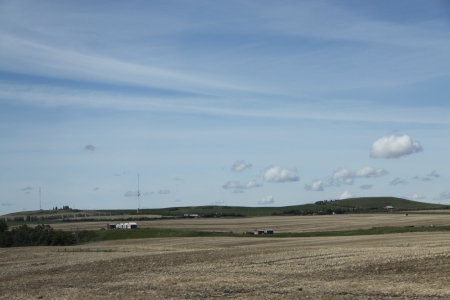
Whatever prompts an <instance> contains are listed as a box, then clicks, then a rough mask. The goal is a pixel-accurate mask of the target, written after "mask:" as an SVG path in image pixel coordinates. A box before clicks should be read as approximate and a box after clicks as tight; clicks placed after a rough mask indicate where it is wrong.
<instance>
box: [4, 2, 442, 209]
mask: <svg viewBox="0 0 450 300" xmlns="http://www.w3.org/2000/svg"><path fill="white" fill-rule="evenodd" d="M0 44H1V47H0V141H1V143H0V188H1V193H0V203H1V206H0V214H5V213H9V212H14V211H22V210H34V209H38V208H39V188H41V191H42V192H41V198H42V207H43V208H52V207H54V206H62V205H69V206H71V207H75V208H90V209H94V208H96V209H101V208H136V207H137V205H138V201H137V197H136V190H137V177H138V174H139V176H140V192H141V197H140V205H141V208H157V207H171V206H196V205H209V204H215V205H245V206H260V205H266V206H287V205H296V204H304V203H311V202H315V201H317V200H324V199H340V198H345V197H362V196H395V197H403V198H408V199H413V200H418V201H424V202H434V203H438V202H439V203H445V204H448V203H449V202H450V187H449V184H448V182H449V181H448V178H449V176H450V171H449V170H450V159H449V152H448V149H449V146H450V139H449V136H450V119H449V117H448V115H449V112H450V101H449V95H450V85H449V84H448V82H450V57H449V53H450V5H449V4H448V3H447V2H445V1H283V2H280V1H131V2H127V3H122V2H119V1H109V2H104V1H96V2H94V1H75V2H57V3H55V2H46V1H40V2H35V1H1V2H0Z"/></svg>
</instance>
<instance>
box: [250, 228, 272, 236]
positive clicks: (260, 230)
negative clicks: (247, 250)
mask: <svg viewBox="0 0 450 300" xmlns="http://www.w3.org/2000/svg"><path fill="white" fill-rule="evenodd" d="M253 234H255V235H258V234H273V229H255V232H254V233H253Z"/></svg>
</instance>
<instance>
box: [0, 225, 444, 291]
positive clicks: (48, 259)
mask: <svg viewBox="0 0 450 300" xmlns="http://www.w3.org/2000/svg"><path fill="white" fill-rule="evenodd" d="M449 238H450V234H448V233H409V234H391V235H379V236H354V237H327V238H285V239H268V238H262V239H252V238H234V237H227V238H220V237H218V238H217V237H215V238H167V239H166V238H163V239H140V240H121V241H113V242H102V243H95V244H89V245H86V246H83V249H84V250H85V251H86V250H87V248H89V250H90V251H91V252H57V251H58V250H57V249H58V248H55V247H30V248H15V249H1V250H0V254H1V255H0V291H1V293H0V299H23V298H26V299H37V298H39V297H42V298H43V299H49V298H50V299H82V298H87V297H88V298H91V299H92V298H94V299H121V298H129V299H130V298H131V299H201V298H233V299H299V298H310V299H386V298H395V299H421V298H423V299H445V298H450V287H448V279H449V267H450V251H449V250H450V241H449ZM63 249H64V248H59V251H63ZM71 249H72V248H66V250H71ZM76 249H79V248H76ZM109 250H111V251H112V252H95V251H109Z"/></svg>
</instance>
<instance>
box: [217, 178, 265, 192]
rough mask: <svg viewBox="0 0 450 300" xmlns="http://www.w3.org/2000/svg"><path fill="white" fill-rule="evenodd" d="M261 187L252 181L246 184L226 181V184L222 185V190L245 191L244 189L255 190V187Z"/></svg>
mask: <svg viewBox="0 0 450 300" xmlns="http://www.w3.org/2000/svg"><path fill="white" fill-rule="evenodd" d="M261 186H262V184H258V183H257V182H256V181H254V180H250V181H249V182H247V183H246V184H242V183H240V182H239V181H228V182H227V183H225V184H224V185H222V188H224V189H226V190H229V189H234V190H245V189H251V188H256V187H261Z"/></svg>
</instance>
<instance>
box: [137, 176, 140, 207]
mask: <svg viewBox="0 0 450 300" xmlns="http://www.w3.org/2000/svg"><path fill="white" fill-rule="evenodd" d="M137 192H138V193H137V194H138V195H137V196H138V209H137V212H138V213H139V209H140V208H141V199H140V196H141V191H140V190H139V174H138V191H137Z"/></svg>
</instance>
